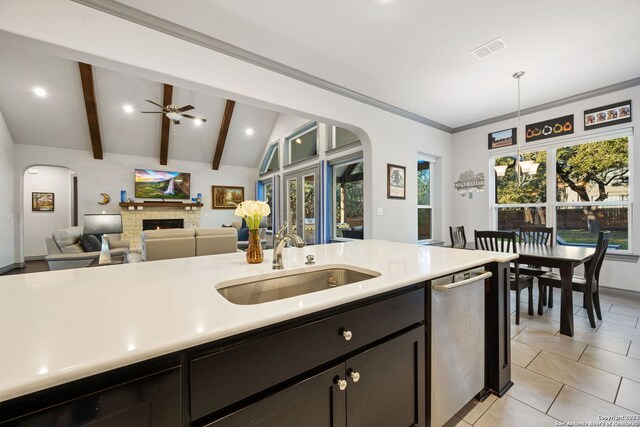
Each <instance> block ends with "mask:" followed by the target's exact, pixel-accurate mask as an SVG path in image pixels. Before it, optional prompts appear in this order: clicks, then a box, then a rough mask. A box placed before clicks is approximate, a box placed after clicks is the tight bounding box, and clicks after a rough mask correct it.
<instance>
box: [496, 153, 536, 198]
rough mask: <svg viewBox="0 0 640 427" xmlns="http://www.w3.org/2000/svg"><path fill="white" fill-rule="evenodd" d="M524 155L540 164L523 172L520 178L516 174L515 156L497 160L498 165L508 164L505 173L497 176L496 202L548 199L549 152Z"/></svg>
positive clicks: (525, 158)
mask: <svg viewBox="0 0 640 427" xmlns="http://www.w3.org/2000/svg"><path fill="white" fill-rule="evenodd" d="M523 157H524V160H531V161H533V162H534V164H535V163H537V164H538V165H537V167H535V166H534V169H531V170H530V171H529V172H528V173H524V172H523V173H521V174H520V180H518V176H517V174H516V166H515V164H516V159H515V156H513V157H499V158H497V159H496V160H495V165H496V166H507V170H506V171H505V175H504V176H497V179H496V203H498V204H501V205H504V204H519V203H544V202H546V201H547V152H546V151H537V152H535V153H526V154H524V155H523ZM534 170H535V172H534Z"/></svg>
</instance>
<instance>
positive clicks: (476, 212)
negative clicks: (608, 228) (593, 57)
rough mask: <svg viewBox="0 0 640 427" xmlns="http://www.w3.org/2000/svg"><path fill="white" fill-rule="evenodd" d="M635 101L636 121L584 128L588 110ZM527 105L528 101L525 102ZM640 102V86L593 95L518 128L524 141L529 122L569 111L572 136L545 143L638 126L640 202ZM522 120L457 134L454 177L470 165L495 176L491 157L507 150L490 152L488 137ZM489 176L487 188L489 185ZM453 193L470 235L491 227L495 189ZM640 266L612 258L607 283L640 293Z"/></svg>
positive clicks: (635, 152) (639, 194)
mask: <svg viewBox="0 0 640 427" xmlns="http://www.w3.org/2000/svg"><path fill="white" fill-rule="evenodd" d="M524 89H526V82H525V84H523V92H522V98H523V100H526V92H524ZM627 99H631V100H632V108H633V109H634V110H635V111H632V118H633V122H631V123H623V124H619V125H616V126H609V127H604V128H600V129H594V130H590V131H587V132H585V131H584V125H583V123H582V120H583V113H584V110H588V109H591V108H597V107H600V106H603V105H608V104H613V103H616V102H619V101H625V100H627ZM525 106H526V104H525ZM638 106H640V86H636V87H633V88H630V89H625V90H621V91H617V92H613V93H609V94H606V95H602V96H598V97H594V98H591V99H587V100H583V101H579V102H575V103H572V104H568V105H565V106H562V107H557V108H552V109H549V110H546V111H541V112H538V113H534V114H530V115H526V116H523V117H522V118H521V126H520V127H519V128H518V136H519V138H520V141H523V139H522V135H524V126H525V124H527V123H536V122H539V121H543V120H545V119H552V118H554V117H560V116H564V115H567V114H573V115H574V125H575V132H574V134H573V135H568V136H566V137H559V138H554V139H551V140H545V141H543V142H551V141H553V142H556V141H558V142H559V141H562V140H569V139H573V138H577V137H582V136H587V135H598V134H599V133H602V132H609V131H612V130H615V129H627V128H630V127H633V128H634V130H635V131H634V144H633V146H632V147H631V155H632V158H631V162H632V166H633V169H632V176H633V177H632V179H633V180H634V188H633V194H632V195H631V196H632V197H633V200H635V201H636V202H637V201H638V200H640V150H639V149H638V148H637V147H638V143H639V142H640V114H638ZM516 125H517V120H516V119H512V120H505V121H502V122H499V123H494V124H491V125H488V126H482V127H479V128H475V129H471V130H468V131H465V132H460V133H456V134H454V135H453V157H454V159H455V162H454V168H453V179H454V181H455V180H456V179H457V177H458V176H459V175H460V173H462V172H464V171H466V170H468V169H471V170H473V171H474V172H476V173H477V172H484V173H485V174H486V175H487V176H490V175H493V171H490V170H489V156H490V155H495V154H496V153H499V152H503V151H504V149H496V150H489V149H488V148H487V135H488V134H489V133H491V132H495V131H499V130H502V129H508V128H511V127H516ZM521 145H522V147H523V149H528V148H531V147H534V146H535V145H536V143H535V142H532V143H524V142H521ZM489 182H490V181H489V180H487V187H488V186H489ZM452 194H453V213H454V214H453V223H455V224H459V225H464V227H465V229H466V230H468V231H467V238H469V236H472V235H473V230H474V229H489V228H490V227H491V225H492V220H491V211H490V204H489V197H490V194H491V192H490V191H489V189H488V188H487V191H486V192H484V193H475V194H474V197H473V199H468V198H466V197H465V198H461V197H460V196H459V195H457V193H456V192H455V190H452ZM632 214H633V216H632V218H633V225H634V228H633V234H632V236H631V244H632V247H633V252H635V253H636V254H638V253H640V209H637V208H635V209H632ZM639 273H640V267H639V265H638V263H631V262H616V261H611V260H607V261H606V262H605V263H604V265H603V267H602V273H601V274H602V279H601V280H602V284H603V285H604V286H608V287H614V288H620V289H629V290H635V291H640V280H639V279H638V274H639Z"/></svg>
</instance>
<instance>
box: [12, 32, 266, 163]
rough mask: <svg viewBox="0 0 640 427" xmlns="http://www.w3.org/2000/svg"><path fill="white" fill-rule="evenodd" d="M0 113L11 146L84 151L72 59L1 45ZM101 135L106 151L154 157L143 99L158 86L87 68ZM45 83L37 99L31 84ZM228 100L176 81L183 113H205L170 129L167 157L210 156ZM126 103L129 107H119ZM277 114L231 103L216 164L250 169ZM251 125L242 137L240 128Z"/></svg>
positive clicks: (159, 93)
mask: <svg viewBox="0 0 640 427" xmlns="http://www.w3.org/2000/svg"><path fill="white" fill-rule="evenodd" d="M0 58H2V60H1V61H0V111H2V114H3V115H4V117H5V121H6V122H7V126H8V128H9V132H10V133H11V136H12V138H13V140H14V143H16V144H30V145H44V146H51V147H60V148H70V149H76V150H89V151H91V149H92V148H91V138H90V135H89V126H88V124H87V113H86V110H85V104H84V97H83V90H82V84H81V79H80V71H79V68H78V63H77V62H74V61H70V60H67V59H62V58H59V57H54V56H50V55H46V54H43V53H39V52H35V51H29V50H26V49H23V48H15V47H12V46H10V45H7V44H2V43H0ZM92 69H93V78H94V89H95V97H96V102H97V110H98V116H99V124H100V134H101V137H102V138H101V139H102V145H103V150H104V152H105V153H116V154H127V155H136V156H147V157H156V158H159V157H160V134H161V118H162V117H163V115H162V114H140V113H139V112H140V111H156V110H159V107H156V106H154V105H152V104H150V103H148V102H146V101H145V99H150V100H153V101H155V102H158V103H159V104H162V99H163V84H162V83H160V82H154V81H150V80H146V79H143V78H140V77H136V76H131V75H126V74H122V73H119V72H115V71H111V70H108V69H104V68H99V67H95V66H94V67H92ZM36 86H39V87H42V88H45V89H46V90H47V92H48V95H47V96H46V97H45V98H39V97H37V96H35V95H34V94H33V93H32V90H33V88H34V87H36ZM226 102H227V100H226V99H221V98H217V97H214V96H210V95H205V94H202V93H197V92H194V91H191V90H186V89H182V88H179V87H174V88H173V104H175V105H178V106H183V105H187V104H191V105H193V106H194V107H196V108H195V109H194V110H192V111H189V113H190V114H192V115H194V116H198V117H203V118H206V120H207V121H206V122H205V123H203V124H202V125H200V126H196V125H195V123H194V122H193V121H192V120H189V119H183V120H182V121H181V124H180V125H177V126H175V125H173V124H171V126H170V128H169V151H168V158H169V161H170V160H172V159H173V160H189V161H199V162H207V163H211V162H213V158H214V151H215V148H216V143H217V141H218V136H219V133H220V126H221V123H222V116H223V112H224V109H225V105H226ZM125 104H128V105H131V106H132V107H133V109H134V112H133V113H130V114H128V113H126V112H125V111H124V110H123V106H124V105H125ZM277 115H278V113H277V112H274V111H269V110H264V109H261V108H256V107H253V106H250V105H246V104H241V103H236V104H235V108H234V111H233V116H232V119H231V123H230V126H229V130H228V134H227V139H226V144H225V147H224V151H223V154H222V159H221V164H222V165H233V166H245V167H257V166H258V164H259V162H260V157H261V156H262V153H263V149H264V147H265V145H266V144H267V142H268V141H267V140H268V138H269V136H270V134H271V131H272V129H273V125H274V123H275V121H276V117H277ZM248 128H250V129H252V130H253V134H252V135H247V133H246V130H247V129H248Z"/></svg>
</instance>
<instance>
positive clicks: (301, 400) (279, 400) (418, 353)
mask: <svg viewBox="0 0 640 427" xmlns="http://www.w3.org/2000/svg"><path fill="white" fill-rule="evenodd" d="M423 367H424V329H423V328H422V327H418V328H415V329H413V330H411V331H409V332H406V333H404V334H402V335H400V336H398V337H396V338H393V339H390V340H388V341H386V342H384V343H382V344H379V345H377V346H375V347H372V348H370V349H368V350H366V351H363V352H362V353H360V354H357V355H356V356H353V357H350V358H348V359H347V360H346V361H344V362H343V363H341V364H339V365H337V366H334V367H331V368H329V369H327V370H324V371H322V372H320V373H318V374H315V375H313V376H311V377H309V378H306V379H304V380H302V381H300V382H298V383H296V384H294V385H292V386H290V387H287V388H285V389H284V390H282V391H279V392H277V393H275V394H272V395H270V396H269V397H266V398H264V399H262V400H259V401H258V402H256V403H253V404H250V405H248V406H245V407H244V408H242V409H239V410H237V411H236V412H234V413H232V414H230V415H228V416H226V417H223V418H220V419H218V420H216V421H213V422H212V423H210V424H207V426H211V427H245V426H248V425H252V426H260V427H285V426H292V427H293V426H296V427H297V426H305V427H343V426H346V427H389V426H398V427H412V426H424V425H425V414H424V392H425V387H424V371H423V369H424V368H423Z"/></svg>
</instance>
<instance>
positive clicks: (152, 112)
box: [140, 111, 164, 114]
mask: <svg viewBox="0 0 640 427" xmlns="http://www.w3.org/2000/svg"><path fill="white" fill-rule="evenodd" d="M140 112H141V113H149V114H164V111H140Z"/></svg>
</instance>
